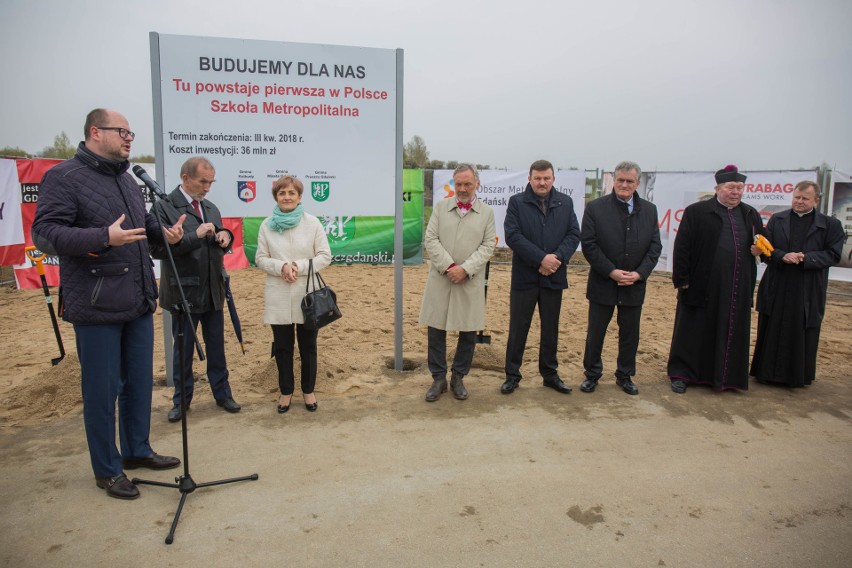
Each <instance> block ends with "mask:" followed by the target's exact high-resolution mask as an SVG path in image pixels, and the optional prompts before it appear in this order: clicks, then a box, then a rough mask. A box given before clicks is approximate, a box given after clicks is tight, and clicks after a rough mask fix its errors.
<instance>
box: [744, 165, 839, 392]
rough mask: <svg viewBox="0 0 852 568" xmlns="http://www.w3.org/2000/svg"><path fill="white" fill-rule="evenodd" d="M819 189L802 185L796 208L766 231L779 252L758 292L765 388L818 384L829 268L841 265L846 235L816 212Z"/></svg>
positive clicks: (757, 349)
mask: <svg viewBox="0 0 852 568" xmlns="http://www.w3.org/2000/svg"><path fill="white" fill-rule="evenodd" d="M818 203H819V185H817V184H816V183H814V182H812V181H802V182H799V183H798V184H796V187H795V189H794V190H793V207H792V209H788V210H787V211H782V212H780V213H776V214H775V215H773V216H772V218H771V219H770V220H769V223H768V224H767V226H766V236H767V238H768V239H769V242H770V243H771V244H772V245H773V247H774V250H773V251H772V252H771V254H770V255H769V256H763V257H762V258H763V260H764V262H766V264H767V267H766V272H765V273H764V274H763V278H761V279H760V287H759V288H758V290H757V311H758V319H757V343H756V344H755V346H754V358H753V359H752V363H751V374H752V375H753V376H755V377H756V378H757V381H758V382H760V383H777V384H781V385H786V386H789V387H803V386H805V385H809V384H811V383H812V382H813V380H814V375H815V374H816V356H817V348H818V346H819V332H820V326H821V325H822V320H823V316H824V315H825V292H826V289H827V287H828V268H829V267H830V266H833V265H835V264H837V263H838V262H839V261H840V255H841V253H842V250H843V241H844V240H845V238H846V235H845V233H844V231H843V226H842V225H841V224H840V221H838V220H837V219H835V218H833V217H828V216H826V215H823V214H822V213H820V212H819V211H817V210H816V206H817V204H818Z"/></svg>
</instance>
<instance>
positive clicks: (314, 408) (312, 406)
mask: <svg viewBox="0 0 852 568" xmlns="http://www.w3.org/2000/svg"><path fill="white" fill-rule="evenodd" d="M305 408H307V409H308V412H316V411H317V403H315V402H314V403H313V404H308V403H307V402H306V403H305Z"/></svg>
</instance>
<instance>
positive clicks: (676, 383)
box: [672, 379, 686, 394]
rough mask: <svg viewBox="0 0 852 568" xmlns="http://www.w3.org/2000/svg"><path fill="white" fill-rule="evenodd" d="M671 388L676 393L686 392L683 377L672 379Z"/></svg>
mask: <svg viewBox="0 0 852 568" xmlns="http://www.w3.org/2000/svg"><path fill="white" fill-rule="evenodd" d="M672 390H673V391H674V392H676V393H677V394H683V393H685V392H686V381H684V380H683V379H672Z"/></svg>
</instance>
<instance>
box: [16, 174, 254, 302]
mask: <svg viewBox="0 0 852 568" xmlns="http://www.w3.org/2000/svg"><path fill="white" fill-rule="evenodd" d="M61 161H62V160H40V159H37V160H25V159H20V160H16V162H17V166H18V178H19V180H20V182H21V201H22V204H21V217H22V220H23V225H24V239H25V240H26V242H25V244H24V245H20V249H19V250H20V252H18V253H17V254H19V255H22V254H23V249H24V247H25V246H31V245H32V244H33V242H32V237H31V236H30V229H31V228H32V226H33V219H34V218H35V212H36V204H37V203H38V185H39V183H40V182H41V179H42V178H43V177H44V174H45V172H47V170H49V169H50V168H52V167H53V166H55V165H56V164H58V163H60V162H61ZM222 223H223V224H224V225H225V228H226V229H228V230H230V231H231V232H232V233H233V234H234V243H233V245H232V246H231V249H232V254H229V255H225V269H227V270H239V269H241V268H247V267H248V266H249V261H248V258H247V257H246V253H245V247H244V246H243V220H242V218H239V217H227V218H224V219H222ZM7 248H11V247H7ZM22 262H23V264H20V265H19V266H16V267H15V279H16V280H17V283H18V288H40V287H41V280H40V279H39V275H38V272H37V270H36V267H35V264H34V263H33V262H31V261H29V260H22ZM43 262H44V272H45V277H46V278H47V284H48V285H49V286H58V285H59V258H58V257H56V256H45V257H44V261H43Z"/></svg>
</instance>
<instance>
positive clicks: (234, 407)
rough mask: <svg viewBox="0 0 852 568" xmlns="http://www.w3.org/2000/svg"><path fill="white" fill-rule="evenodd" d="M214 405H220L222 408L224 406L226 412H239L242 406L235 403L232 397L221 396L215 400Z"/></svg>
mask: <svg viewBox="0 0 852 568" xmlns="http://www.w3.org/2000/svg"><path fill="white" fill-rule="evenodd" d="M216 406H221V407H222V408H224V409H225V410H227V411H228V412H230V413H232V414H233V413H234V412H239V411H240V408H242V406H240V405H239V404H237V403H236V402H235V401H234V399H233V398H223V399H222V400H217V401H216Z"/></svg>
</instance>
